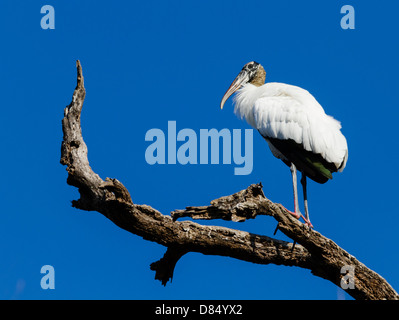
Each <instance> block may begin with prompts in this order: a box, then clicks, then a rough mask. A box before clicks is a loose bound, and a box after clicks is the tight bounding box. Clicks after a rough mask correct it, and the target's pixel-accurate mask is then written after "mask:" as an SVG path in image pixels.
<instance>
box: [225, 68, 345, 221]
mask: <svg viewBox="0 0 399 320" xmlns="http://www.w3.org/2000/svg"><path fill="white" fill-rule="evenodd" d="M265 80H266V71H265V69H264V68H263V67H262V66H261V65H260V64H259V63H257V62H255V61H252V62H249V63H247V64H246V65H245V66H244V67H243V68H242V70H241V72H240V73H239V74H238V76H237V77H236V79H235V80H234V81H233V83H232V84H231V85H230V87H229V89H228V90H227V91H226V93H225V95H224V96H223V99H222V102H221V103H220V108H221V109H223V105H224V104H225V102H226V100H227V99H228V98H229V97H230V96H231V95H232V94H233V93H234V92H236V91H237V94H236V96H235V98H234V102H235V108H234V112H235V114H236V115H237V116H238V117H240V118H241V119H242V118H245V120H246V121H247V122H248V123H249V124H250V125H251V126H252V127H253V128H255V129H256V130H258V131H259V133H260V134H261V135H262V137H263V138H264V139H265V140H266V141H267V143H268V145H269V148H270V150H271V152H272V153H273V155H274V156H275V157H277V158H279V159H281V160H282V161H283V162H284V163H285V164H286V165H287V166H289V167H290V169H291V174H292V183H293V188H294V207H295V212H291V214H293V215H294V216H295V217H296V218H298V219H299V218H300V217H301V216H302V218H303V219H304V220H305V222H306V225H308V226H309V227H313V226H312V224H311V223H310V220H309V211H308V201H307V194H306V177H309V178H310V179H312V180H314V181H316V182H318V183H325V182H327V181H328V180H329V179H332V173H333V172H336V171H342V170H343V169H344V168H345V165H346V161H347V160H348V146H347V143H346V139H345V137H344V136H343V134H342V133H341V131H340V129H341V124H340V122H339V121H337V120H335V119H334V118H333V117H331V116H329V115H327V114H326V113H325V112H324V110H323V108H322V107H321V105H320V104H319V103H318V102H317V101H316V99H315V98H314V97H313V96H312V95H311V94H310V93H309V92H308V91H306V90H304V89H302V88H299V87H296V86H292V85H289V84H284V83H276V82H274V83H265ZM297 170H299V171H301V172H302V178H301V184H302V188H303V197H304V207H305V217H303V215H302V214H301V213H300V211H299V205H298V192H297V177H296V171H297Z"/></svg>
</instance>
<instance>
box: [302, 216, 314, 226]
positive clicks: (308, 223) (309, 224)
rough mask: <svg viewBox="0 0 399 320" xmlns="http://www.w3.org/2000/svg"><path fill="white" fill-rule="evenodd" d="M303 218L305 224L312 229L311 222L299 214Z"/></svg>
mask: <svg viewBox="0 0 399 320" xmlns="http://www.w3.org/2000/svg"><path fill="white" fill-rule="evenodd" d="M301 216H302V218H303V220H304V221H305V226H308V227H309V228H311V229H314V227H313V224H312V223H311V222H310V220H309V219H306V218H305V217H304V216H303V215H301Z"/></svg>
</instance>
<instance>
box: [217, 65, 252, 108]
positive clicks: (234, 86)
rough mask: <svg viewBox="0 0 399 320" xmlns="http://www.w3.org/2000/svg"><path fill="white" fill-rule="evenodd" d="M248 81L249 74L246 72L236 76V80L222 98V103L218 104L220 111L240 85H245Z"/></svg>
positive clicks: (243, 71) (242, 71)
mask: <svg viewBox="0 0 399 320" xmlns="http://www.w3.org/2000/svg"><path fill="white" fill-rule="evenodd" d="M248 80H249V74H248V72H247V71H246V70H241V72H240V73H239V74H238V76H237V78H235V79H234V81H233V83H232V84H231V85H230V87H229V88H228V89H227V91H226V93H225V94H224V96H223V99H222V102H220V109H223V106H224V104H225V102H226V101H227V99H228V98H229V97H230V96H231V95H232V94H233V93H234V92H236V91H237V90H238V89H239V88H240V87H241V86H242V85H244V84H246V83H247V82H248Z"/></svg>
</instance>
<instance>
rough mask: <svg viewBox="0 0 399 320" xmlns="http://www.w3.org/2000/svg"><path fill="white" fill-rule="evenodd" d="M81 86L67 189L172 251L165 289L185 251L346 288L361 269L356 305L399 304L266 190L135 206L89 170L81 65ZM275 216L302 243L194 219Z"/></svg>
mask: <svg viewBox="0 0 399 320" xmlns="http://www.w3.org/2000/svg"><path fill="white" fill-rule="evenodd" d="M77 73H78V76H77V86H76V89H75V91H74V93H73V97H72V102H71V104H70V105H69V106H67V107H66V108H65V111H64V118H63V120H62V128H63V133H64V137H63V142H62V147H61V164H63V165H66V166H67V172H68V178H67V183H68V184H70V185H72V186H75V187H77V188H78V189H79V193H80V199H78V200H76V201H73V202H72V205H73V206H74V207H76V208H78V209H82V210H89V211H98V212H100V213H102V214H103V215H104V216H106V217H107V218H108V219H110V220H111V221H112V222H114V223H115V224H116V225H117V226H119V227H120V228H122V229H125V230H127V231H129V232H131V233H133V234H136V235H139V236H141V237H142V238H143V239H145V240H149V241H155V242H157V243H159V244H161V245H164V246H166V247H167V251H166V253H165V255H164V257H163V258H161V259H160V260H159V261H157V262H154V263H153V264H151V269H152V270H154V271H156V276H155V277H156V279H158V280H161V281H162V283H163V284H166V282H167V281H168V280H169V279H171V278H172V276H173V270H174V267H175V265H176V263H177V261H178V260H179V259H180V258H181V257H182V256H184V254H185V253H187V252H200V253H203V254H206V255H220V256H228V257H232V258H236V259H240V260H244V261H248V262H253V263H258V264H270V263H272V264H276V265H286V266H297V267H300V268H305V269H309V270H311V272H312V273H313V274H314V275H316V276H319V277H322V278H325V279H327V280H329V281H331V282H333V283H335V284H336V285H338V286H339V285H340V283H341V279H342V277H343V276H344V275H343V274H341V267H342V266H346V265H350V266H353V267H354V270H355V288H354V289H347V290H346V291H347V292H348V294H350V295H351V296H353V297H354V298H356V299H399V296H398V294H397V293H396V292H395V290H394V289H393V288H392V287H391V286H390V285H389V284H388V283H387V282H386V281H385V279H383V278H382V277H381V276H380V275H378V274H377V273H375V272H374V271H372V270H370V269H369V268H367V267H366V266H364V265H363V264H362V263H361V262H359V261H358V260H357V259H356V258H355V257H353V256H352V255H350V254H349V253H347V252H346V251H345V250H343V249H342V248H340V247H339V246H338V245H337V244H336V243H334V242H333V241H332V240H330V239H328V238H326V237H324V236H323V235H321V234H320V233H319V232H317V231H314V230H312V229H309V228H308V227H306V226H305V225H304V224H302V223H301V222H299V221H298V220H296V219H295V218H294V217H293V216H292V215H290V214H289V213H288V212H287V211H286V209H285V208H284V207H283V206H281V205H279V204H275V203H273V202H272V201H270V200H269V199H267V198H266V197H265V195H264V194H263V191H262V185H261V184H254V185H251V186H249V187H248V188H247V189H245V190H242V191H239V192H237V193H235V194H233V195H229V196H225V197H221V198H219V199H216V200H213V201H212V202H211V204H210V205H209V206H200V207H187V208H186V209H185V210H176V211H174V212H172V214H171V216H168V215H163V214H161V213H160V212H159V211H157V210H155V209H154V208H152V207H150V206H148V205H138V204H134V203H133V201H132V199H131V196H130V194H129V192H128V190H127V189H126V188H125V187H124V186H123V184H122V183H121V182H119V181H118V180H116V179H109V178H106V179H105V181H104V180H102V179H101V178H100V177H99V176H98V175H97V174H96V173H95V172H93V170H92V169H91V167H90V165H89V161H88V157H87V146H86V144H85V142H84V140H83V137H82V130H81V125H80V115H81V111H82V107H83V102H84V99H85V95H86V92H85V89H84V82H83V74H82V67H81V65H80V62H79V61H77ZM257 215H269V216H271V217H273V218H274V219H275V220H276V221H277V222H278V224H279V230H281V231H282V232H283V233H284V234H285V235H287V236H288V237H290V238H291V239H292V240H294V241H295V242H296V243H297V244H296V245H295V246H293V243H289V242H286V241H282V240H278V239H274V238H270V237H267V236H263V235H257V234H253V233H249V232H245V231H240V230H235V229H231V228H225V227H220V226H203V225H200V224H198V223H195V222H192V221H177V219H178V218H180V217H191V218H193V219H225V220H232V221H245V220H246V219H254V218H256V216H257Z"/></svg>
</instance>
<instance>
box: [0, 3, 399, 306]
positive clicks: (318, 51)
mask: <svg viewBox="0 0 399 320" xmlns="http://www.w3.org/2000/svg"><path fill="white" fill-rule="evenodd" d="M45 4H49V5H53V6H54V8H55V29H54V30H43V29H41V27H40V20H41V18H42V16H43V15H42V14H41V13H40V9H41V7H42V6H43V5H45ZM345 4H351V5H353V6H354V8H355V17H356V20H355V30H343V29H342V28H341V26H340V20H341V17H342V14H341V13H340V9H341V7H342V6H343V5H345ZM398 10H399V4H398V3H396V2H393V1H380V2H379V3H378V7H377V5H376V4H375V2H372V1H350V2H348V3H347V2H343V1H324V2H320V1H300V2H298V1H245V2H244V1H196V2H193V1H140V2H137V1H112V2H111V1H76V0H73V1H56V0H50V1H47V2H44V1H36V0H34V1H11V0H2V1H1V4H0V12H1V19H0V27H1V32H2V42H3V45H2V50H1V52H0V58H1V62H0V74H1V77H0V92H1V97H2V99H1V105H2V112H1V120H2V121H1V122H2V123H1V126H0V137H1V144H2V154H3V156H2V160H1V163H2V183H1V185H0V193H1V195H2V210H1V214H0V237H1V241H0V256H1V261H0V298H1V299H342V298H346V299H350V297H349V296H348V295H346V294H345V293H343V292H342V291H341V290H340V289H337V287H336V286H335V285H333V284H331V283H330V282H328V281H326V280H323V279H321V278H317V277H314V276H313V275H311V273H310V271H308V270H303V269H299V268H293V267H281V266H274V265H269V266H260V265H256V264H252V263H247V262H242V261H238V260H234V259H231V258H225V257H217V256H204V255H202V254H198V253H190V254H187V255H186V256H184V257H183V258H182V259H181V260H180V261H179V262H178V264H177V266H176V270H175V276H174V279H173V282H172V283H168V284H167V286H166V287H163V286H162V285H161V284H160V282H159V281H155V280H154V272H153V271H151V270H150V269H149V265H150V264H151V263H152V262H154V261H156V260H158V259H159V258H161V257H162V255H163V254H164V252H165V248H164V247H162V246H160V245H158V244H156V243H152V242H148V241H145V240H143V239H141V238H140V237H138V236H135V235H132V234H130V233H128V232H126V231H124V230H121V229H119V228H118V227H116V226H115V225H114V224H113V223H112V222H110V221H109V220H107V219H106V218H105V217H103V216H102V215H101V214H99V213H97V212H84V211H79V210H76V209H74V208H72V207H71V200H74V199H77V198H78V192H77V190H76V189H75V188H73V187H71V186H68V185H67V184H66V177H67V173H66V171H65V167H63V166H61V165H60V164H59V160H60V146H61V140H62V130H61V119H62V117H63V109H64V107H65V106H66V105H68V104H69V103H70V101H71V97H72V93H73V90H74V88H75V84H76V69H75V61H76V60H77V59H79V60H80V61H81V63H82V66H83V72H84V76H85V86H86V90H87V96H86V101H85V105H84V109H83V113H82V126H83V136H84V139H85V141H86V143H87V145H88V148H89V161H90V163H91V165H92V168H93V169H94V171H95V172H96V173H98V174H99V175H100V176H101V177H102V178H103V179H104V178H105V177H112V178H117V179H119V180H120V181H122V182H123V183H124V184H125V186H126V187H127V188H128V189H129V191H130V193H131V195H132V198H133V201H134V202H135V203H140V204H148V205H151V206H152V207H154V208H156V209H158V210H159V211H161V212H162V213H164V214H168V213H169V212H170V211H172V210H174V209H181V208H184V207H185V206H190V205H206V204H208V203H209V202H210V201H211V200H212V199H216V198H218V197H220V196H223V195H227V194H231V193H234V192H237V191H239V190H241V189H244V188H246V187H247V186H248V185H250V184H251V183H257V182H259V181H262V183H263V185H264V192H265V194H266V196H267V197H268V198H270V199H271V200H273V201H275V202H280V203H282V204H284V205H285V206H287V207H288V208H291V209H292V206H293V201H292V200H293V199H292V191H291V178H290V171H289V170H288V168H287V167H286V166H285V165H284V164H283V163H282V162H281V161H280V160H278V159H275V158H274V157H273V156H272V154H271V153H270V151H269V149H268V147H267V145H266V143H265V142H264V141H263V139H262V138H261V137H260V136H259V135H258V134H257V133H256V132H254V140H253V143H254V159H253V162H254V163H253V166H254V167H253V171H252V173H251V174H250V175H244V176H237V175H234V167H235V165H234V164H231V165H226V164H225V165H223V164H220V165H210V164H209V165H185V166H184V165H180V164H176V165H153V166H151V165H149V164H148V163H147V162H146V161H145V150H146V148H147V147H148V145H149V144H150V143H149V142H147V141H145V139H144V137H145V134H146V132H147V131H148V130H150V129H152V128H160V129H162V130H164V131H165V132H166V130H167V123H168V121H176V124H177V130H180V129H183V128H191V129H193V130H194V131H196V132H199V130H200V129H211V128H216V129H218V130H220V129H223V128H228V129H229V130H233V129H242V130H243V129H248V128H249V126H248V125H247V124H246V123H245V122H244V121H241V120H239V119H237V118H236V116H235V115H234V113H233V108H232V104H231V100H229V101H228V102H227V103H226V105H225V108H224V109H223V111H221V110H220V108H219V103H220V100H221V98H222V96H223V94H224V92H225V91H226V89H227V87H228V86H229V84H230V83H231V81H232V80H233V79H234V77H235V76H236V75H237V74H238V72H239V71H240V70H241V68H242V66H243V65H244V64H245V63H247V62H249V61H251V60H256V61H258V62H259V63H261V64H262V65H263V66H264V67H265V69H266V72H267V81H273V82H285V83H289V84H293V85H298V86H300V87H303V88H305V89H307V90H309V91H310V92H311V93H312V94H313V95H314V96H315V97H316V99H317V100H318V101H319V102H320V103H321V105H322V106H323V107H324V108H325V110H326V112H327V113H328V114H330V115H332V116H334V117H335V118H337V119H339V120H340V121H341V122H342V125H343V130H342V131H343V133H344V134H345V136H346V137H347V140H348V145H349V161H348V164H347V167H346V169H345V170H344V172H343V173H342V174H336V175H335V176H334V179H333V180H332V181H330V182H328V183H327V184H325V185H319V184H317V183H314V182H309V186H308V189H309V191H308V192H309V207H310V215H311V220H312V223H313V225H314V226H315V228H316V230H318V231H319V232H321V233H322V234H324V235H325V236H327V237H329V238H331V239H333V240H334V241H335V242H336V243H337V244H338V245H340V246H341V247H343V248H344V249H346V250H347V251H348V252H350V253H351V254H353V255H354V256H356V257H357V258H358V259H359V260H360V261H361V262H363V263H364V264H365V265H366V266H368V267H370V268H371V269H373V270H375V271H376V272H378V273H379V274H380V275H382V276H383V277H384V278H385V279H386V280H387V281H388V282H389V283H390V284H391V285H392V286H393V287H394V288H396V290H398V288H399V276H398V274H397V269H398V264H399V252H398V248H397V231H398V230H397V226H398V223H399V216H398V209H397V198H398V197H397V192H398V188H397V181H398V179H399V174H398V171H397V170H396V167H397V163H396V162H397V158H398V156H399V154H398V148H397V139H396V137H397V127H396V123H397V118H398V116H399V111H398V110H399V109H398V99H397V92H398V88H399V78H398V76H397V75H398V74H399V65H398V63H397V57H398V53H399V43H398V41H397V30H398V22H397V21H398V20H397V16H396V13H397V12H398ZM301 205H302V203H301ZM204 223H209V224H217V225H224V226H228V227H232V228H237V229H241V230H247V231H250V232H255V233H260V234H265V235H269V236H271V235H272V233H273V231H274V228H275V221H274V220H273V219H272V218H270V217H258V218H257V219H255V220H252V221H247V222H245V223H233V222H224V221H211V222H204ZM277 236H278V237H279V238H281V239H286V238H285V237H284V236H283V235H282V234H281V233H278V234H277ZM43 265H52V266H53V267H54V269H55V289H54V290H43V289H42V288H41V286H40V280H41V277H42V276H43V275H42V274H40V269H41V267H42V266H43Z"/></svg>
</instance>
